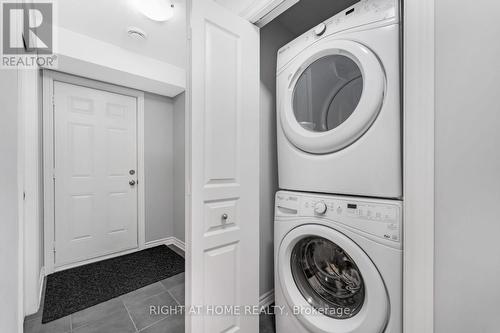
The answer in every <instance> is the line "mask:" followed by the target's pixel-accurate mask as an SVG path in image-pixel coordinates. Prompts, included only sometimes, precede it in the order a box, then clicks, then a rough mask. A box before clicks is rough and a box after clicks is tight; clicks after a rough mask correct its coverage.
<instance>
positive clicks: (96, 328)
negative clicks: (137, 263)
mask: <svg viewBox="0 0 500 333" xmlns="http://www.w3.org/2000/svg"><path fill="white" fill-rule="evenodd" d="M182 304H184V273H181V274H178V275H175V276H173V277H170V278H168V279H165V280H163V281H161V282H156V283H153V284H150V285H148V286H146V287H144V288H141V289H138V290H135V291H133V292H131V293H128V294H125V295H122V296H120V297H117V298H113V299H111V300H109V301H107V302H104V303H101V304H98V305H96V306H93V307H90V308H87V309H84V310H82V311H79V312H76V313H73V314H71V315H69V316H67V317H64V318H61V319H58V320H55V321H52V322H50V323H47V324H42V323H41V320H42V311H43V309H40V311H39V312H38V313H36V314H35V315H32V316H29V317H27V318H26V320H25V323H24V332H25V333H67V332H75V333H128V332H130V333H135V332H141V333H142V332H145V333H152V332H169V333H170V332H172V333H178V332H179V333H180V332H184V317H183V316H182V315H176V314H168V313H166V312H167V311H159V310H156V311H152V312H151V311H150V310H151V309H150V307H151V306H156V309H158V308H157V307H158V306H161V307H164V306H167V307H168V308H165V307H164V308H163V309H170V307H172V309H173V308H175V307H176V306H179V305H182Z"/></svg>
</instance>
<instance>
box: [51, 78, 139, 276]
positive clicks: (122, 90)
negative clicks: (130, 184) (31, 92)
mask: <svg viewBox="0 0 500 333" xmlns="http://www.w3.org/2000/svg"><path fill="white" fill-rule="evenodd" d="M55 81H57V82H64V83H69V84H74V85H78V86H83V87H88V88H92V89H98V90H103V91H107V92H112V93H117V94H121V95H126V96H130V97H134V98H136V99H137V180H138V183H137V248H136V249H133V250H128V251H124V252H117V253H113V254H109V255H105V256H101V257H97V258H92V259H89V260H85V261H80V262H78V263H72V264H69V265H65V266H61V267H58V268H57V269H55V267H54V259H55V258H54V249H55V245H54V244H55V220H54V216H55V211H54V203H55V197H54V194H55V193H54V186H53V184H54V183H53V182H54V179H53V176H54V169H53V157H54V136H53V133H54V121H53V120H54V118H53V117H54V109H53V105H54V104H53V96H54V82H55ZM42 103H43V116H42V118H43V184H44V188H43V208H44V213H43V231H44V240H43V243H44V250H43V251H44V264H45V272H46V274H47V275H48V274H51V273H53V272H55V271H60V270H64V269H67V268H71V267H75V266H80V265H83V264H88V263H92V262H96V261H99V260H103V259H106V258H111V257H115V256H117V255H122V254H125V253H130V252H134V251H137V250H142V249H144V247H145V243H146V233H145V229H146V214H145V186H144V185H145V183H144V180H145V177H144V170H145V169H144V92H142V91H139V90H135V89H131V88H126V87H121V86H116V85H113V84H109V83H105V82H101V81H95V80H91V79H87V78H83V77H79V76H74V75H70V74H65V73H61V72H56V71H51V70H43V102H42Z"/></svg>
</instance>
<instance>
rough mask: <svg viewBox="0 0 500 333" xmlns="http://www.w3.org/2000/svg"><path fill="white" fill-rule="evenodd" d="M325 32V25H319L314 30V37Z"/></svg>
mask: <svg viewBox="0 0 500 333" xmlns="http://www.w3.org/2000/svg"><path fill="white" fill-rule="evenodd" d="M325 31H326V24H324V23H321V24H319V25H318V26H317V27H316V28H314V34H315V35H316V36H321V35H322V34H324V33H325Z"/></svg>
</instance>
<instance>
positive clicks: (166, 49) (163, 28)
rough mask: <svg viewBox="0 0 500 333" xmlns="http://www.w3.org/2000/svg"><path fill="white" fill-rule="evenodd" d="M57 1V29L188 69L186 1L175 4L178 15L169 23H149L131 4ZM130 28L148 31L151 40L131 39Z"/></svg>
mask: <svg viewBox="0 0 500 333" xmlns="http://www.w3.org/2000/svg"><path fill="white" fill-rule="evenodd" d="M56 1H57V9H56V13H57V22H56V24H57V25H59V26H61V27H63V28H66V29H68V30H71V31H74V32H77V33H80V34H83V35H87V36H89V37H92V38H94V39H98V40H101V41H104V42H107V43H110V44H114V45H116V46H119V47H121V48H124V49H126V50H128V51H131V52H135V53H138V54H141V55H143V56H147V57H151V58H154V59H157V60H160V61H164V62H167V63H170V64H172V65H175V66H178V67H181V68H185V67H186V55H187V47H186V6H185V0H173V3H174V5H175V14H174V17H173V18H172V19H170V20H169V21H167V22H155V21H152V20H150V19H148V18H147V17H145V16H144V15H142V14H141V13H139V12H138V11H137V10H136V9H135V8H134V7H133V5H132V1H131V0H56ZM143 1H147V0H143ZM129 26H135V27H138V28H140V29H142V30H144V31H145V32H146V33H147V35H148V39H147V40H135V39H132V38H130V37H128V35H127V28H128V27H129Z"/></svg>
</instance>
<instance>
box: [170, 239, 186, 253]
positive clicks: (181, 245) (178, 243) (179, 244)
mask: <svg viewBox="0 0 500 333" xmlns="http://www.w3.org/2000/svg"><path fill="white" fill-rule="evenodd" d="M173 244H174V245H175V246H177V247H178V248H179V249H181V250H182V251H184V252H186V243H184V242H183V241H181V240H180V239H179V238H177V237H174V242H173Z"/></svg>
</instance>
